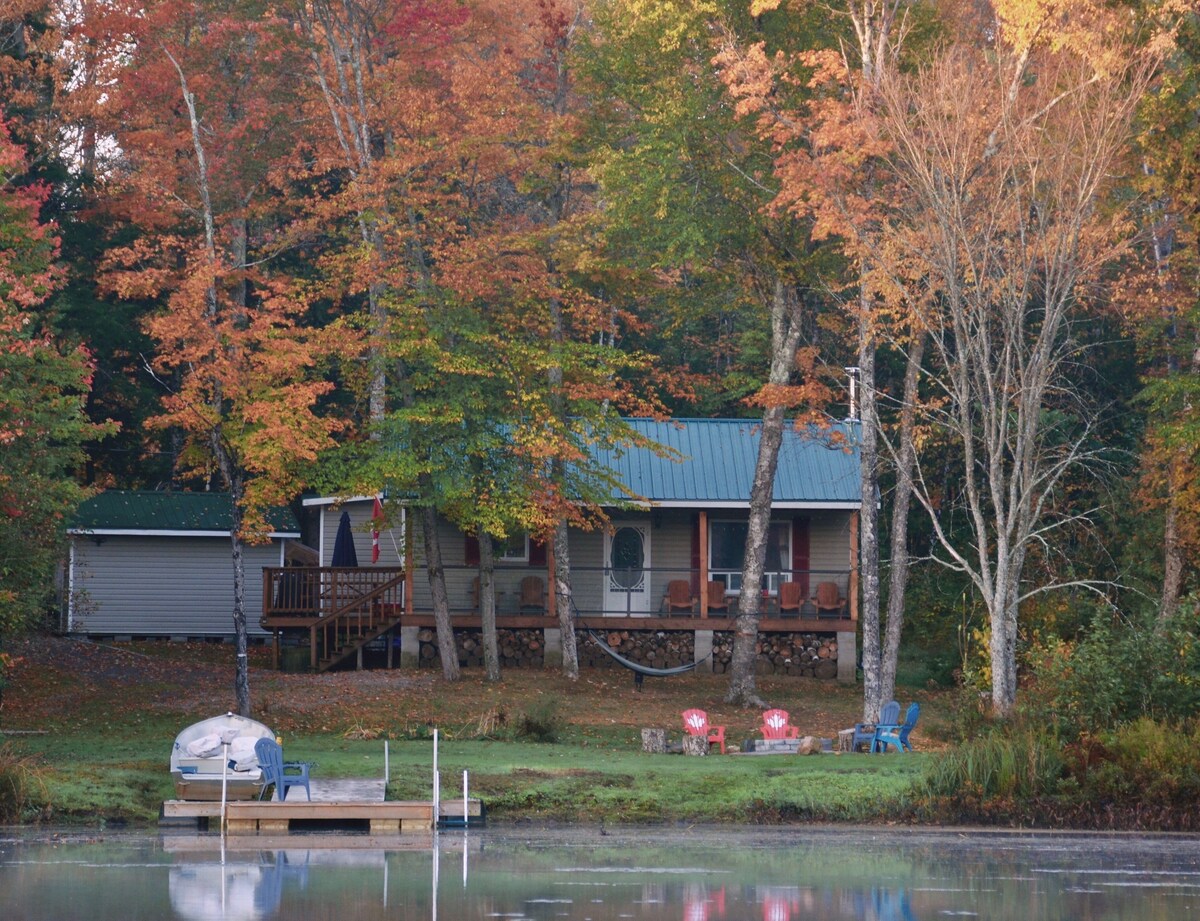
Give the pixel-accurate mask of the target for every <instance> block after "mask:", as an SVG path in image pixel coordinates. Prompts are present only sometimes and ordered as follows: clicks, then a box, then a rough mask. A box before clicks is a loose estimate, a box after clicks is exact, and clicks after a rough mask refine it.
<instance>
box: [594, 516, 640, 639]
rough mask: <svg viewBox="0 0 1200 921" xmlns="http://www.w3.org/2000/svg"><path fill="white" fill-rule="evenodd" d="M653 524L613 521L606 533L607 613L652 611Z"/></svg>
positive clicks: (605, 599)
mask: <svg viewBox="0 0 1200 921" xmlns="http://www.w3.org/2000/svg"><path fill="white" fill-rule="evenodd" d="M649 570H650V525H649V523H646V524H642V523H640V522H632V521H614V522H613V523H612V527H611V528H609V530H608V531H607V532H606V533H605V535H604V613H605V614H615V615H626V616H629V615H634V616H637V615H641V616H645V615H646V614H649V613H650V571H649Z"/></svg>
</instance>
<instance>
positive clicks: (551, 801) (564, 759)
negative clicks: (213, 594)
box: [0, 636, 947, 825]
mask: <svg viewBox="0 0 1200 921" xmlns="http://www.w3.org/2000/svg"><path fill="white" fill-rule="evenodd" d="M17 652H18V655H19V657H20V659H21V665H20V667H19V668H18V669H17V670H16V672H15V673H14V682H13V685H12V687H11V688H9V689H8V690H7V691H6V693H5V710H4V714H3V717H4V721H3V723H2V724H0V744H4V743H5V742H6V740H7V745H8V746H10V750H11V756H10V760H11V761H12V763H14V764H18V765H20V767H21V770H22V771H24V772H25V774H24V775H22V776H25V777H27V779H28V780H29V782H27V783H25V784H24V795H23V799H22V801H21V802H22V805H21V806H20V808H19V810H18V811H19V818H20V819H22V820H25V821H35V820H41V821H47V822H60V823H84V824H89V825H97V824H101V823H112V822H128V823H136V824H150V823H153V822H154V821H156V820H157V817H158V814H159V809H160V806H161V804H162V801H163V800H164V799H170V798H172V797H173V796H174V788H173V782H172V778H171V776H170V774H169V772H168V770H167V762H168V760H169V756H170V748H171V743H172V741H173V739H174V738H175V736H176V735H177V734H178V733H179V731H180V730H181V729H183V728H184V727H186V726H188V725H190V724H191V723H193V722H195V721H196V720H198V719H201V718H204V717H207V716H212V715H213V714H214V713H219V712H221V711H222V710H224V709H227V708H228V707H229V706H230V705H231V704H232V700H231V694H230V689H231V687H232V667H231V663H232V657H231V655H230V654H229V650H228V649H226V648H223V647H219V646H213V645H212V644H178V643H153V642H152V643H133V644H92V643H81V642H77V641H72V640H69V639H64V638H57V637H46V636H43V637H35V638H30V639H29V640H27V641H25V642H24V643H23V644H21V645H20V647H19V648H18V649H17ZM251 652H252V659H253V660H255V664H254V665H253V666H252V680H251V687H252V691H253V704H254V707H253V712H252V715H253V716H255V717H256V718H258V719H260V720H262V721H263V722H265V723H266V724H267V725H268V726H270V727H271V728H272V729H273V730H274V731H275V732H276V733H277V734H279V735H281V736H282V737H283V742H284V756H285V757H286V758H287V759H289V760H296V761H311V762H316V765H317V766H316V768H314V770H313V776H314V777H317V778H323V777H324V778H341V777H346V778H353V777H382V776H383V771H384V757H383V752H384V742H383V740H384V739H389V740H390V752H391V784H390V787H389V796H390V797H392V798H395V799H428V798H429V797H430V796H431V792H432V779H431V770H432V754H433V748H432V742H431V739H430V736H431V733H432V731H433V728H434V727H438V728H439V730H440V732H439V736H440V739H441V746H440V757H441V760H440V768H441V771H442V789H443V794H444V795H445V796H447V797H452V796H454V795H456V794H458V795H461V784H462V772H463V770H464V769H465V770H468V771H469V772H470V777H471V789H472V795H474V796H478V797H480V798H482V799H483V800H484V802H485V805H486V807H487V811H488V815H489V817H490V818H491V819H492V820H494V821H506V822H516V821H548V822H589V823H597V822H606V823H610V824H619V823H647V822H668V823H674V822H681V823H682V822H687V823H690V822H731V823H770V822H786V821H792V820H797V821H800V820H808V819H819V820H834V821H836V820H849V821H874V820H889V819H893V818H894V817H895V816H896V815H897V812H898V811H899V810H900V809H901V808H902V806H903V805H904V804H905V802H906V799H907V797H908V796H909V791H910V790H911V789H912V788H913V786H914V782H915V780H916V779H917V777H918V775H919V774H920V773H921V772H922V770H923V768H924V767H925V764H926V762H927V761H928V760H929V758H930V757H931V756H928V755H905V756H899V755H889V756H887V757H875V756H869V755H814V756H811V757H801V756H796V755H792V756H787V755H772V756H741V755H732V754H731V755H727V756H722V755H711V756H709V757H704V758H691V757H685V756H683V755H649V754H645V753H643V752H642V751H641V729H642V728H643V727H660V728H665V729H666V730H667V732H668V734H669V736H670V738H672V739H673V740H675V741H678V740H679V739H680V737H681V735H682V724H681V718H680V714H681V713H682V711H683V710H685V709H687V708H689V707H697V706H698V707H701V708H703V709H705V710H707V711H708V713H709V718H710V721H711V722H712V723H713V724H714V725H725V726H727V731H726V738H727V739H728V740H730V742H731V743H734V744H737V743H740V742H741V741H742V740H744V739H746V738H750V737H753V736H755V735H756V734H757V732H756V730H757V728H758V726H759V725H760V723H761V713H760V712H758V711H757V710H755V709H750V710H745V709H741V708H736V707H732V706H730V705H728V704H726V703H724V701H723V696H724V694H725V692H726V690H727V679H726V678H725V677H724V676H719V675H704V674H697V673H690V674H688V675H686V676H681V677H680V678H677V679H670V680H661V681H653V682H647V683H646V686H645V688H644V690H643V691H637V690H634V689H633V688H632V687H631V684H630V682H629V680H628V675H627V674H625V673H624V672H622V671H604V670H596V671H589V672H587V673H585V674H583V675H581V676H580V678H579V680H578V681H571V680H568V679H566V678H564V677H562V676H561V675H559V674H556V673H555V672H553V671H542V670H532V669H531V670H513V669H510V670H506V672H505V675H504V680H503V681H502V682H500V683H492V682H488V681H486V680H484V678H483V675H482V673H481V672H479V671H478V670H476V671H471V670H468V671H467V672H466V673H465V674H464V676H463V680H462V681H460V682H457V683H454V684H447V683H446V682H444V681H442V680H441V679H440V676H439V675H438V673H437V672H436V671H430V670H419V671H415V672H400V671H394V672H367V673H362V674H357V673H354V672H346V673H335V674H328V675H291V674H287V675H284V674H280V673H278V672H273V671H270V670H269V669H267V668H265V663H266V651H264V650H261V649H252V650H251ZM759 688H760V692H761V693H762V694H763V695H764V696H765V697H766V698H767V699H768V700H770V701H771V705H772V706H779V707H782V708H784V709H786V710H788V711H789V713H790V714H791V721H792V724H793V725H795V726H798V727H800V728H801V732H802V734H811V735H814V736H817V737H820V738H832V737H836V735H837V732H838V730H839V729H841V728H844V727H846V726H849V725H852V724H853V723H854V721H855V720H856V719H857V718H858V716H859V715H860V714H861V707H862V701H861V689H860V688H857V687H843V686H839V685H837V684H836V683H834V682H818V681H816V680H813V679H796V678H780V677H778V676H763V677H762V678H761V681H760V684H759ZM913 696H919V699H920V700H921V704H922V713H921V719H922V724H921V725H920V726H919V727H918V735H920V736H921V739H920V740H919V741H918V746H921V745H922V744H923V742H924V739H925V738H926V736H925V735H924V734H925V733H926V732H927V730H928V729H930V728H932V727H934V726H936V725H937V724H938V723H939V722H942V721H944V720H945V719H946V717H947V710H946V706H945V704H944V700H945V698H946V695H944V694H942V693H940V692H938V691H935V690H932V689H921V690H920V691H916V692H914V693H913ZM905 699H906V700H907V699H908V697H907V695H905ZM5 728H8V729H12V730H16V731H17V732H18V733H20V734H13V735H9V736H5V735H4V733H3V729H5ZM547 730H549V731H547ZM547 735H550V736H555V737H556V738H555V739H554V741H548V742H537V741H534V739H536V738H538V737H539V736H541V737H545V736H547Z"/></svg>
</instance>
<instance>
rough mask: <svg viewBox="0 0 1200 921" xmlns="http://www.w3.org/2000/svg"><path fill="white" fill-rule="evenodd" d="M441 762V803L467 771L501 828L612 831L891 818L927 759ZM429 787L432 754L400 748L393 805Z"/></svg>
mask: <svg viewBox="0 0 1200 921" xmlns="http://www.w3.org/2000/svg"><path fill="white" fill-rule="evenodd" d="M439 752H440V760H439V766H440V768H441V770H442V778H443V779H442V785H443V786H442V790H443V796H446V797H453V796H454V795H455V794H460V791H461V789H462V772H463V770H464V769H465V770H467V771H468V772H469V777H470V786H471V791H472V795H473V796H479V797H481V798H482V799H484V801H485V802H486V803H487V808H488V812H489V815H490V816H492V817H494V818H497V819H532V818H536V819H543V820H552V821H609V822H614V823H616V822H622V823H629V822H655V821H668V822H691V821H719V822H754V823H761V822H778V821H787V820H792V819H802V818H807V819H822V820H852V821H869V820H872V819H879V818H886V817H888V816H889V814H891V813H892V811H893V809H894V808H895V807H896V806H897V805H898V804H900V803H901V802H902V801H904V800H905V798H906V796H907V793H908V791H909V790H910V789H911V788H912V785H913V783H914V781H915V780H916V779H917V778H918V777H919V776H920V775H921V773H922V771H923V770H924V768H925V764H926V758H925V756H922V755H912V756H905V757H890V758H879V757H871V756H868V755H840V756H834V755H817V756H811V757H801V756H797V755H773V756H754V757H743V756H736V755H729V756H724V757H722V756H719V755H712V756H709V757H706V758H689V757H685V756H682V755H647V754H644V753H642V752H640V751H598V750H594V749H588V748H582V747H579V746H574V745H531V744H520V743H511V742H474V743H472V742H461V743H451V744H447V745H442V746H439ZM429 786H430V770H429V747H428V746H420V745H418V744H416V743H406V744H405V745H400V746H395V747H394V748H393V758H392V783H391V785H390V786H389V795H390V796H392V797H394V798H397V799H410V798H411V799H416V798H423V797H426V796H428V795H429V794H428V791H429ZM460 795H461V794H460Z"/></svg>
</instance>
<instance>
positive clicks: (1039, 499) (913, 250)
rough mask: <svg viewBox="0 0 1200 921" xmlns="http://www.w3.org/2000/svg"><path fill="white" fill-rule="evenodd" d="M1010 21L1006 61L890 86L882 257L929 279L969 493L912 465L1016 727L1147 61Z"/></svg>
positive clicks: (1073, 458) (920, 292) (941, 400)
mask: <svg viewBox="0 0 1200 921" xmlns="http://www.w3.org/2000/svg"><path fill="white" fill-rule="evenodd" d="M999 25H1000V30H999V40H998V41H997V43H996V45H995V47H994V48H990V49H979V48H973V47H966V46H963V45H958V46H954V47H949V48H947V49H946V50H945V51H943V52H941V53H939V54H938V55H937V57H936V58H935V59H934V60H933V61H932V62H930V63H929V64H927V65H925V66H923V67H922V68H920V69H919V71H918V72H917V73H916V74H914V75H912V76H903V75H900V74H898V73H894V72H893V73H891V74H889V75H888V77H887V79H885V80H884V81H883V83H882V84H881V115H880V117H881V120H882V128H883V133H884V135H885V136H886V137H887V138H888V139H889V140H890V141H891V142H892V144H894V155H893V157H892V163H893V166H894V169H895V171H896V176H897V178H898V180H899V181H900V182H901V183H902V185H903V188H904V192H905V194H904V197H903V199H902V202H903V203H902V204H901V205H900V206H899V207H898V208H897V209H896V211H895V215H894V217H893V219H892V223H891V226H890V228H889V232H888V234H887V236H886V238H885V246H884V247H883V248H882V249H881V252H880V255H879V258H880V259H881V260H883V259H885V258H887V259H891V260H894V263H893V264H897V265H898V264H904V265H905V266H906V275H905V277H908V278H912V277H917V276H919V277H920V278H921V279H922V282H921V284H920V285H919V286H918V287H916V288H914V290H913V292H912V298H911V299H912V301H913V303H914V304H915V305H916V306H917V310H918V313H919V317H920V321H921V324H922V326H923V327H924V329H925V331H926V332H927V333H928V336H929V341H930V352H931V354H930V356H929V362H928V366H929V374H930V375H931V379H932V381H933V384H934V386H935V388H936V394H937V397H938V399H937V400H936V401H931V402H930V403H929V404H928V405H927V406H926V407H925V409H926V417H925V421H926V423H927V424H928V425H930V426H931V427H932V428H933V429H934V430H935V431H937V432H940V433H942V434H943V435H944V436H946V437H948V438H950V439H951V440H952V441H953V443H954V444H955V446H956V448H957V450H958V452H959V455H960V457H961V467H960V469H959V470H958V471H957V473H958V476H959V478H960V483H961V487H960V488H961V492H960V493H959V495H958V496H957V497H953V498H952V499H949V500H948V499H946V498H945V497H938V496H936V495H935V492H936V484H933V483H932V482H931V480H930V479H929V478H928V475H927V471H925V470H924V469H922V467H921V465H920V462H919V461H918V466H917V480H916V484H915V489H916V497H917V499H918V501H919V502H920V503H921V505H922V506H924V508H925V509H926V510H927V511H928V512H929V514H930V521H931V526H932V527H933V529H934V533H935V535H936V538H937V540H938V541H939V544H940V547H941V551H942V554H943V557H942V560H943V562H944V563H946V565H948V566H950V567H951V568H953V569H956V570H958V571H960V572H963V573H965V574H966V575H967V576H968V577H969V578H970V579H971V581H972V583H973V584H974V586H975V589H976V591H977V592H978V593H979V595H980V597H981V598H982V599H983V602H984V604H985V606H986V608H987V611H988V614H989V626H990V643H991V673H992V702H993V705H994V707H995V709H996V711H997V712H998V713H1001V714H1006V713H1008V712H1009V711H1010V710H1011V709H1012V706H1013V703H1014V701H1015V699H1016V693H1017V679H1016V667H1017V641H1018V627H1019V624H1020V618H1019V613H1020V606H1021V603H1022V602H1023V601H1024V600H1025V599H1027V598H1028V597H1029V596H1030V595H1031V594H1033V593H1036V592H1040V591H1044V590H1046V589H1047V588H1048V587H1050V586H1048V585H1046V584H1030V583H1029V582H1027V581H1026V577H1027V575H1028V574H1027V571H1026V565H1025V564H1026V561H1027V560H1028V558H1029V556H1030V554H1031V552H1032V551H1033V550H1034V548H1035V547H1038V548H1052V547H1053V545H1054V543H1055V540H1056V535H1057V534H1059V533H1061V530H1060V529H1061V528H1062V527H1063V526H1064V525H1065V524H1066V523H1068V522H1069V521H1071V520H1073V519H1075V518H1077V517H1078V516H1079V515H1081V514H1085V512H1081V511H1078V510H1070V509H1069V508H1067V509H1066V512H1065V517H1059V512H1060V509H1059V508H1057V507H1056V506H1055V498H1056V495H1057V493H1058V491H1059V489H1060V488H1061V486H1062V484H1063V482H1064V478H1065V477H1067V476H1068V474H1070V473H1071V472H1073V471H1074V470H1075V469H1077V467H1078V466H1079V465H1080V464H1082V463H1084V462H1085V461H1086V458H1087V453H1088V432H1089V426H1088V421H1087V420H1088V412H1087V399H1086V395H1085V394H1084V393H1083V391H1082V390H1081V389H1080V388H1078V387H1076V386H1073V385H1072V377H1071V367H1072V364H1073V362H1074V361H1075V359H1076V356H1077V352H1078V350H1079V348H1080V345H1079V340H1078V338H1077V336H1076V335H1075V329H1076V324H1077V323H1078V322H1079V321H1080V320H1081V319H1082V318H1083V317H1084V315H1085V313H1084V308H1085V306H1086V303H1087V302H1088V300H1089V298H1091V297H1095V296H1096V295H1097V294H1098V292H1099V290H1100V289H1099V288H1098V285H1099V283H1100V282H1101V273H1102V270H1103V269H1104V267H1105V266H1106V265H1108V264H1110V263H1111V261H1112V260H1113V259H1115V258H1116V257H1117V256H1118V255H1119V254H1120V253H1121V252H1122V251H1123V250H1124V248H1125V246H1126V245H1127V242H1128V236H1129V234H1128V231H1129V226H1128V223H1127V213H1126V211H1125V209H1123V208H1121V207H1118V206H1117V204H1116V203H1115V202H1114V201H1112V200H1111V198H1110V193H1111V191H1112V188H1113V182H1114V178H1115V177H1116V176H1117V175H1118V174H1119V173H1120V172H1121V169H1122V167H1123V166H1125V165H1127V164H1126V163H1125V160H1124V159H1123V158H1124V156H1125V154H1126V153H1127V151H1128V141H1129V132H1130V124H1131V119H1132V116H1133V112H1134V109H1135V106H1136V104H1137V101H1138V99H1139V96H1140V94H1141V92H1142V90H1143V89H1144V88H1145V85H1146V81H1147V77H1148V73H1149V60H1148V58H1147V56H1146V55H1145V54H1141V53H1138V52H1136V51H1135V50H1133V49H1132V48H1129V47H1128V46H1123V45H1122V46H1120V47H1114V46H1112V45H1095V46H1089V47H1088V48H1087V52H1090V53H1085V51H1084V50H1082V49H1080V48H1079V47H1077V46H1072V45H1071V44H1069V43H1061V44H1060V43H1041V42H1038V41H1033V40H1032V39H1031V38H1030V35H1033V34H1037V32H1038V30H1037V29H1036V28H1034V27H1033V26H1031V25H1030V21H1028V20H1019V21H1010V20H1005V19H1002V20H1001V21H1000V23H999ZM1043 25H1045V23H1044V22H1043ZM885 253H886V256H885ZM912 266H916V267H917V268H918V269H919V271H917V272H913V271H912V270H911V267H912ZM939 501H957V502H959V503H961V511H962V514H963V515H964V516H965V517H966V519H967V520H968V522H969V535H970V536H969V540H968V541H967V542H966V543H962V542H959V541H958V540H956V539H954V537H953V535H952V534H951V533H949V532H948V531H947V530H946V529H945V526H944V524H943V521H944V519H943V518H942V517H940V516H939V515H938V514H937V511H938V509H937V505H938V503H939Z"/></svg>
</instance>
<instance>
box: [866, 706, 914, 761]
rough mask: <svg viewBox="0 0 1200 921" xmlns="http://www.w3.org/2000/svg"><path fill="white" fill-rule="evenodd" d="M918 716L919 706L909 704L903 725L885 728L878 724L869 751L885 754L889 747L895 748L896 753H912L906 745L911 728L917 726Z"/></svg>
mask: <svg viewBox="0 0 1200 921" xmlns="http://www.w3.org/2000/svg"><path fill="white" fill-rule="evenodd" d="M920 715H921V705H920V704H918V703H911V704H909V705H908V712H907V713H905V714H904V722H903V724H901V725H899V726H895V725H893V726H885V725H883V724H882V723H880V725H879V726H877V727H876V728H875V739H874V741H873V742H872V743H871V751H874V752H886V751H887V747H888V746H889V745H894V746H896V750H897V751H902V752H910V751H912V746H911V745H909V744H908V734H909V733H910V732H912V730H913V726H915V725H917V717H918V716H920Z"/></svg>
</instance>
